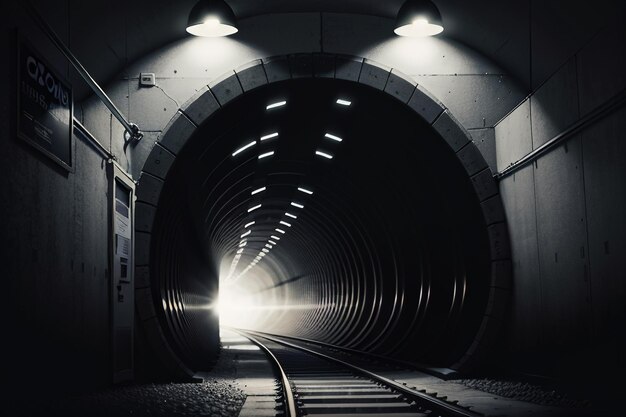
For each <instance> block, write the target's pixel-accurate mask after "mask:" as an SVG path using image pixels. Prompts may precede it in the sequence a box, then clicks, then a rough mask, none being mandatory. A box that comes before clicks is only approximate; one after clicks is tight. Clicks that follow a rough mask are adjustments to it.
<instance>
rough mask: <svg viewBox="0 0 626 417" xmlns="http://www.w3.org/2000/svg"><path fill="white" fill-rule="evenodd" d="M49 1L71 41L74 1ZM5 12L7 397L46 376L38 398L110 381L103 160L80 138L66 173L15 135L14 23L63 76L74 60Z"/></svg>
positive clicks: (0, 114)
mask: <svg viewBox="0 0 626 417" xmlns="http://www.w3.org/2000/svg"><path fill="white" fill-rule="evenodd" d="M57 6H58V5H57ZM43 7H44V10H45V11H46V14H47V15H48V16H49V18H50V21H51V23H52V24H53V25H54V26H55V27H56V28H57V29H58V32H59V35H60V36H61V37H62V38H64V39H65V40H66V41H67V39H68V33H67V30H66V31H63V30H62V28H67V13H68V11H67V8H65V7H61V8H60V9H56V8H54V7H53V5H51V4H50V5H47V6H46V5H45V4H44V5H43ZM3 19H4V20H5V21H7V22H11V24H8V25H6V26H3V27H2V29H1V32H0V33H1V34H2V35H1V36H0V54H2V56H4V57H5V59H4V60H3V61H4V63H3V65H2V81H0V132H1V133H0V140H1V142H2V151H1V152H0V170H1V175H0V178H2V183H1V186H0V218H1V219H2V220H1V221H0V238H1V239H2V244H1V246H2V250H0V264H1V265H2V269H1V271H2V272H1V277H2V291H1V293H2V301H1V302H0V304H1V305H2V317H3V323H5V325H4V326H3V335H2V340H3V343H2V345H3V360H2V362H1V365H0V366H1V370H0V374H1V375H2V379H3V384H2V386H3V388H5V389H3V393H2V395H14V394H15V393H13V390H11V388H15V390H16V391H17V394H25V395H28V392H26V391H25V390H24V385H22V383H23V382H25V381H30V382H32V381H35V380H46V381H47V382H48V384H46V390H45V391H46V392H42V393H41V395H46V394H47V393H49V392H53V391H54V390H55V389H56V388H64V387H67V386H68V385H70V384H73V385H74V386H75V387H79V388H93V387H95V386H104V385H106V384H108V383H109V381H110V379H111V376H112V368H111V366H110V362H109V346H110V345H109V343H110V342H109V302H110V301H109V289H110V283H109V263H108V262H109V257H108V237H109V234H108V219H109V209H108V197H107V193H108V186H109V185H108V184H109V182H108V178H107V166H106V161H105V159H104V157H103V154H102V153H101V152H100V151H98V150H97V148H94V147H93V146H92V145H90V144H89V143H88V142H86V141H84V140H82V139H80V138H78V137H75V138H74V143H75V149H74V152H75V153H74V158H75V161H74V167H75V172H73V173H68V172H67V171H65V170H63V169H62V168H60V166H58V165H57V164H55V163H53V162H51V160H50V159H48V158H47V157H46V156H44V155H43V154H42V153H40V152H39V151H38V150H36V149H35V148H33V147H31V146H30V145H28V144H26V142H24V141H22V140H20V139H18V138H17V136H16V134H15V119H16V110H15V109H16V105H15V88H16V84H17V83H16V82H15V81H14V75H15V74H13V72H14V71H13V68H14V65H15V59H14V58H13V57H14V56H15V53H16V47H15V45H16V44H15V33H16V32H15V29H16V27H18V28H19V29H20V32H21V33H22V34H23V35H24V36H25V37H27V39H28V40H30V41H31V43H33V44H34V45H36V48H37V49H38V50H39V51H40V52H41V53H42V54H44V55H45V56H46V57H47V58H48V60H49V61H51V63H52V65H53V66H54V67H56V68H57V69H58V70H59V71H60V72H61V73H62V74H64V75H66V76H67V75H68V73H69V67H68V64H67V62H66V61H65V60H64V59H63V58H62V57H61V56H60V54H59V53H58V52H57V51H56V49H55V48H53V46H52V45H51V44H50V43H49V42H48V41H47V40H46V39H45V37H44V36H43V35H42V34H41V33H40V32H39V31H38V30H37V29H36V28H35V27H34V25H33V24H32V22H31V21H30V20H29V19H28V18H27V17H26V16H25V15H24V13H23V11H22V10H21V9H19V8H18V7H17V6H16V7H15V8H13V9H10V10H3ZM85 372H88V375H89V378H88V379H85V378H84V376H85ZM5 378H6V380H4V379H5ZM50 382H51V383H50ZM31 394H32V392H31Z"/></svg>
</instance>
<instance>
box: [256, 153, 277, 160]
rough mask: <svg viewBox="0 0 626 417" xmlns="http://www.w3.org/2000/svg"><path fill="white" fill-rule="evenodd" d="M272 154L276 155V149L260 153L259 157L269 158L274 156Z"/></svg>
mask: <svg viewBox="0 0 626 417" xmlns="http://www.w3.org/2000/svg"><path fill="white" fill-rule="evenodd" d="M272 155H274V151H270V152H265V153H262V154H261V155H259V159H263V158H267V157H268V156H272Z"/></svg>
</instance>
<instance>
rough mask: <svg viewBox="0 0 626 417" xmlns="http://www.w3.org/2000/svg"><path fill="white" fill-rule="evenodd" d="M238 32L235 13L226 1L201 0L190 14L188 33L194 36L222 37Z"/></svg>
mask: <svg viewBox="0 0 626 417" xmlns="http://www.w3.org/2000/svg"><path fill="white" fill-rule="evenodd" d="M237 31H238V29H237V18H236V17H235V13H234V12H233V9H231V8H230V6H229V5H228V4H226V2H225V1H224V0H200V1H199V2H198V3H196V5H195V6H194V7H193V9H191V12H189V21H188V23H187V32H189V33H190V34H192V35H195V36H204V37H220V36H228V35H232V34H233V33H237Z"/></svg>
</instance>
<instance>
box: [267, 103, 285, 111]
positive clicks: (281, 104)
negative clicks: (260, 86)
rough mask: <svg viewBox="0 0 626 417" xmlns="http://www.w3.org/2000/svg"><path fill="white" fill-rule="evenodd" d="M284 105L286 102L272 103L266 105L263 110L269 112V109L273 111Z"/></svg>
mask: <svg viewBox="0 0 626 417" xmlns="http://www.w3.org/2000/svg"><path fill="white" fill-rule="evenodd" d="M285 104H287V102H286V101H277V102H276V103H272V104H270V105H268V106H267V107H266V108H265V109H266V110H271V109H275V108H276V107H281V106H284V105H285Z"/></svg>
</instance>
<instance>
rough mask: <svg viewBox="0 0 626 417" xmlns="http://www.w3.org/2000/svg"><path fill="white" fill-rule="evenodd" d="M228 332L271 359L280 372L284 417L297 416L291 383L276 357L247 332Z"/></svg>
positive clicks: (236, 330) (237, 330)
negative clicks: (246, 341) (242, 338)
mask: <svg viewBox="0 0 626 417" xmlns="http://www.w3.org/2000/svg"><path fill="white" fill-rule="evenodd" d="M230 330H233V331H235V332H237V333H239V334H240V335H242V336H244V337H246V338H248V339H250V340H251V341H252V343H254V344H255V345H257V346H258V347H259V348H261V349H262V350H263V351H264V352H265V353H266V354H267V355H268V356H269V357H270V358H271V359H272V361H273V362H274V365H276V368H277V369H278V371H279V372H280V379H281V383H282V384H283V395H284V397H285V415H286V417H296V416H297V415H298V414H297V411H296V400H295V398H294V396H293V390H292V388H291V382H289V378H287V374H286V373H285V370H284V369H283V367H282V366H281V364H280V362H279V361H278V358H276V356H274V354H273V353H272V351H271V350H270V349H269V348H268V347H267V346H265V345H264V344H263V343H261V342H260V341H259V340H258V339H257V338H256V337H254V336H251V335H250V334H248V333H247V332H244V331H241V330H239V329H233V328H230Z"/></svg>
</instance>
